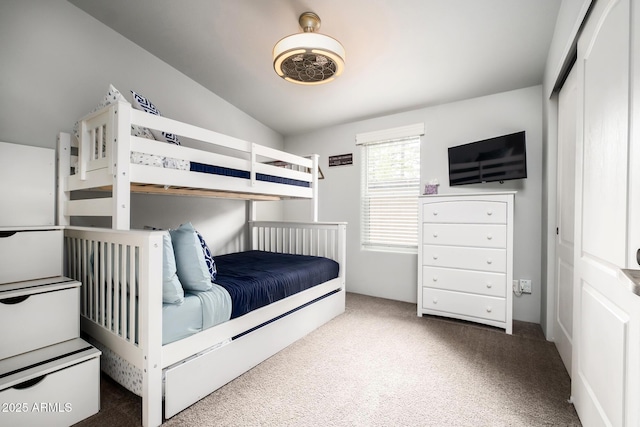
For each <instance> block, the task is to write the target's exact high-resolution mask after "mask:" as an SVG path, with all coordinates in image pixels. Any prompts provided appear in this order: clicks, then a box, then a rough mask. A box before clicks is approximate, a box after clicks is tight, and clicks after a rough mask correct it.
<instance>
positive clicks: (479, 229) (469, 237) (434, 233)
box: [422, 223, 507, 248]
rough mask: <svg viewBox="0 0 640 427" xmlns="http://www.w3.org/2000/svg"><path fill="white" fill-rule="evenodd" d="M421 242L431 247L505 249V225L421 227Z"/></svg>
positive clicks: (433, 225) (424, 225) (432, 224)
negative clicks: (451, 246)
mask: <svg viewBox="0 0 640 427" xmlns="http://www.w3.org/2000/svg"><path fill="white" fill-rule="evenodd" d="M422 242H423V243H425V244H431V245H453V246H478V247H485V248H506V247H507V226H506V225H505V224H442V223H425V224H423V225H422Z"/></svg>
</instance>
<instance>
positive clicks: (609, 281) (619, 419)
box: [572, 0, 640, 426]
mask: <svg viewBox="0 0 640 427" xmlns="http://www.w3.org/2000/svg"><path fill="white" fill-rule="evenodd" d="M630 11H631V8H630V0H598V1H596V2H595V3H594V7H593V10H592V11H591V13H590V16H589V17H588V20H587V23H586V25H585V27H584V30H583V33H582V34H581V36H580V39H579V41H578V59H577V71H578V106H579V114H578V126H577V145H576V159H577V163H576V206H575V208H576V217H575V251H574V252H575V256H574V270H575V273H574V283H575V285H574V286H575V289H574V295H573V297H574V299H573V304H574V317H573V330H574V334H573V358H572V373H573V374H572V398H573V400H574V404H575V407H576V410H577V412H578V415H579V416H580V419H581V420H582V422H583V424H584V425H585V426H630V425H633V426H637V423H638V417H637V415H638V411H637V409H636V408H637V407H638V402H633V401H632V400H631V397H633V395H634V394H636V391H637V390H636V391H634V390H632V388H631V387H635V385H634V384H637V382H638V381H637V373H638V369H637V367H636V365H637V363H638V361H637V360H629V359H630V355H632V354H636V352H637V346H638V344H637V341H638V339H637V336H635V335H637V332H638V331H637V329H636V325H637V323H638V313H636V312H635V311H634V310H633V306H632V305H629V304H630V301H632V300H633V298H636V297H635V296H633V295H630V293H628V292H627V293H626V294H625V293H624V292H623V288H622V286H621V285H620V278H619V275H620V269H621V268H625V267H626V266H627V262H628V259H629V256H628V253H629V250H630V248H629V240H628V239H629V237H628V233H629V227H630V221H632V220H635V221H637V218H636V219H633V218H630V217H629V209H628V206H629V203H630V202H631V199H633V198H634V197H637V195H635V194H633V192H632V191H631V190H632V189H633V188H634V187H635V189H636V192H637V189H638V188H640V186H637V183H634V182H633V181H632V179H631V177H632V176H634V175H630V173H629V172H630V169H629V167H628V164H629V156H628V153H629V150H630V148H631V140H630V138H629V128H630V122H629V113H630V109H629V105H630V98H629V93H630V73H629V71H630V53H631V49H630V46H631V44H630Z"/></svg>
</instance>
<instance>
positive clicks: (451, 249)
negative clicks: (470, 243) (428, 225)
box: [422, 245, 507, 273]
mask: <svg viewBox="0 0 640 427" xmlns="http://www.w3.org/2000/svg"><path fill="white" fill-rule="evenodd" d="M422 264H423V265H427V266H433V267H449V268H461V269H466V270H480V271H493V272H496V273H504V272H505V271H506V270H507V251H506V250H505V249H489V248H465V247H459V246H436V245H423V246H422Z"/></svg>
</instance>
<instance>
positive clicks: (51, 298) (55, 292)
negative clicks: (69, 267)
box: [0, 277, 80, 359]
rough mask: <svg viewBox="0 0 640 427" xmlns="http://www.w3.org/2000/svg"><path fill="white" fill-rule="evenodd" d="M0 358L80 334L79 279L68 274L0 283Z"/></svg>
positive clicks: (76, 336)
mask: <svg viewBox="0 0 640 427" xmlns="http://www.w3.org/2000/svg"><path fill="white" fill-rule="evenodd" d="M0 336H1V337H2V345H0V359H4V358H7V357H11V356H15V355H17V354H20V353H26V352H28V351H31V350H35V349H38V348H42V347H45V346H48V345H52V344H56V343H58V342H61V341H66V340H70V339H73V338H78V337H79V336H80V282H77V281H75V280H71V279H68V278H66V277H57V278H50V279H41V280H32V281H28V282H19V283H10V284H5V285H0Z"/></svg>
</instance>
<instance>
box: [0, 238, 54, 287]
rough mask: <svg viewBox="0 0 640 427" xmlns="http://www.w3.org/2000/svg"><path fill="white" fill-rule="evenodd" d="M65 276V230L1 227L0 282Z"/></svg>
mask: <svg viewBox="0 0 640 427" xmlns="http://www.w3.org/2000/svg"><path fill="white" fill-rule="evenodd" d="M61 275H62V229H53V230H0V284H1V283H10V282H20V281H23V280H32V279H40V278H43V277H54V276H61Z"/></svg>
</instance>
